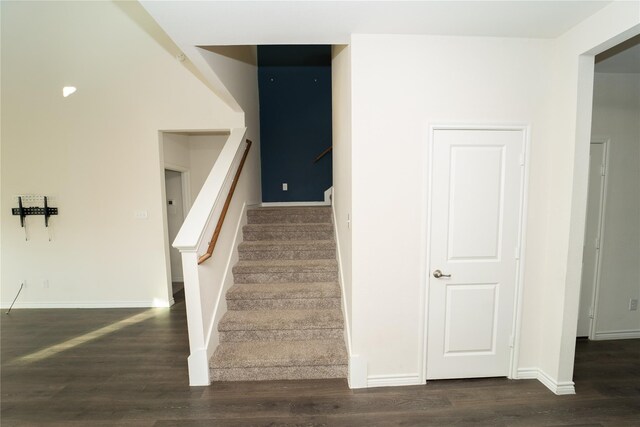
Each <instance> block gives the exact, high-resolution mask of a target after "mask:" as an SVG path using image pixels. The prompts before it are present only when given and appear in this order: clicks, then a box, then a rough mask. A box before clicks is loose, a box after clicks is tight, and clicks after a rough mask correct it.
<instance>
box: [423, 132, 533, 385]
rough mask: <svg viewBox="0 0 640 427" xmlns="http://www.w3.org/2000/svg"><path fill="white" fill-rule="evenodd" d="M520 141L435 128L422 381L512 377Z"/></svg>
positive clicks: (519, 135) (517, 136) (514, 136)
mask: <svg viewBox="0 0 640 427" xmlns="http://www.w3.org/2000/svg"><path fill="white" fill-rule="evenodd" d="M525 138H526V134H525V130H524V129H513V128H481V129H472V128H469V129H464V128H436V129H434V130H433V134H432V172H431V173H432V175H431V188H432V190H431V207H430V209H431V212H430V217H431V223H430V227H429V232H430V248H429V254H430V255H429V260H428V261H429V262H428V264H429V265H430V271H429V276H428V280H427V282H428V300H427V301H428V304H427V306H428V314H427V316H428V319H427V362H426V368H427V369H426V378H427V379H444V378H473V377H491V376H508V375H509V373H510V361H511V350H512V345H513V344H512V342H513V336H514V316H515V299H516V289H517V283H518V277H517V276H518V263H519V257H520V245H521V238H520V236H521V224H520V222H521V221H520V218H521V204H522V197H521V196H522V191H523V185H522V184H523V179H524V174H523V167H524V150H525ZM435 270H440V271H441V272H442V273H443V274H444V275H451V277H444V276H443V277H440V278H436V277H434V274H433V273H434V271H435Z"/></svg>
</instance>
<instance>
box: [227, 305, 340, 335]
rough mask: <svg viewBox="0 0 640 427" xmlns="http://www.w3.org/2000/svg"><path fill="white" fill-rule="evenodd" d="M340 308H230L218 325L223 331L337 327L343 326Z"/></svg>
mask: <svg viewBox="0 0 640 427" xmlns="http://www.w3.org/2000/svg"><path fill="white" fill-rule="evenodd" d="M343 324H344V323H343V319H342V311H341V310H340V309H337V308H334V309H315V310H314V309H304V310H286V309H285V310H281V309H280V310H230V311H227V312H226V313H225V314H224V316H222V319H220V323H219V325H218V330H219V331H221V332H223V331H252V330H253V331H255V330H274V329H280V330H291V329H337V328H342V327H343Z"/></svg>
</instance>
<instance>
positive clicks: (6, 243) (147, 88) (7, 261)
mask: <svg viewBox="0 0 640 427" xmlns="http://www.w3.org/2000/svg"><path fill="white" fill-rule="evenodd" d="M1 7H2V18H1V19H2V196H1V199H2V206H3V212H4V211H6V210H8V209H9V208H10V207H11V206H13V205H14V202H13V200H12V196H13V195H14V194H22V193H38V194H47V195H51V196H53V197H55V199H56V205H57V207H58V208H59V209H60V215H59V216H58V217H55V218H53V219H52V225H53V227H54V240H53V242H48V240H47V236H46V232H45V231H44V227H43V226H42V225H41V224H40V222H41V221H39V220H40V218H34V217H31V218H29V219H28V223H29V227H30V230H31V240H30V241H29V242H25V241H24V237H23V233H22V230H21V229H20V227H19V225H18V221H17V218H16V217H13V216H11V215H7V214H6V213H5V214H3V215H2V219H1V224H2V249H1V259H2V273H1V278H2V280H1V281H2V284H1V292H2V305H8V304H9V303H10V302H11V299H12V298H13V296H14V294H15V292H16V291H17V289H18V286H19V283H20V281H22V280H25V279H26V283H27V287H26V288H25V289H24V291H23V293H22V295H21V296H20V299H19V300H18V304H17V306H33V307H39V306H86V307H91V306H136V305H140V306H148V305H166V304H167V303H168V301H169V297H170V296H169V295H168V289H167V286H166V283H167V275H166V270H165V267H164V266H165V254H164V239H165V237H164V229H163V222H162V215H161V213H162V208H163V206H162V190H161V188H162V187H161V181H162V176H163V173H162V171H161V168H159V165H160V153H159V150H158V130H161V129H218V128H230V127H234V126H242V125H243V124H244V121H243V117H242V115H241V114H237V113H234V112H233V111H232V110H231V109H230V108H228V107H227V106H226V105H225V104H224V103H223V102H221V101H220V99H219V98H218V97H217V96H215V95H214V94H213V93H212V92H211V91H210V90H209V89H208V88H207V87H206V86H205V85H204V84H203V83H202V82H201V81H200V80H199V79H198V78H196V77H195V76H194V75H193V74H192V73H190V72H189V71H188V70H187V69H186V68H185V64H184V63H180V62H179V61H177V60H176V59H175V56H176V55H177V54H178V53H179V50H178V48H177V47H176V46H175V45H174V44H173V43H172V42H171V41H170V40H169V39H168V38H167V37H166V35H165V34H164V33H163V32H162V31H161V30H160V29H159V28H158V27H157V25H156V24H155V22H153V20H151V18H149V17H148V15H147V14H146V13H145V12H144V10H143V9H142V8H141V7H140V5H139V4H137V3H129V2H120V3H113V2H51V3H46V2H45V3H41V2H39V3H33V2H2V5H1ZM65 85H74V86H77V88H78V91H77V92H76V93H75V94H74V95H72V96H71V97H69V98H63V97H62V96H61V91H62V86H65ZM135 210H144V211H147V212H148V219H146V220H136V219H134V215H133V214H134V211H135ZM44 280H48V281H49V288H44V286H43V282H44Z"/></svg>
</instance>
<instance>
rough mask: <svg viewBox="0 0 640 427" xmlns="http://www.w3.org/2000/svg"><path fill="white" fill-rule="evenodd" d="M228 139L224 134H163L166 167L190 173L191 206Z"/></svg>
mask: <svg viewBox="0 0 640 427" xmlns="http://www.w3.org/2000/svg"><path fill="white" fill-rule="evenodd" d="M228 137H229V136H228V135H226V134H222V133H220V134H189V133H175V132H164V133H163V140H162V142H163V153H164V165H165V167H167V168H169V169H170V168H171V167H172V166H174V167H176V166H177V167H179V168H183V169H186V170H187V171H188V172H189V184H190V185H189V186H190V189H191V193H190V194H189V200H190V202H191V204H193V201H194V200H195V199H196V197H197V196H198V193H199V192H200V189H201V188H202V185H203V184H204V182H205V180H206V179H207V176H209V172H211V168H212V167H213V165H214V163H215V162H216V159H217V158H218V156H219V155H220V152H221V151H222V147H224V144H225V142H226V141H227V138H228ZM189 207H190V206H189Z"/></svg>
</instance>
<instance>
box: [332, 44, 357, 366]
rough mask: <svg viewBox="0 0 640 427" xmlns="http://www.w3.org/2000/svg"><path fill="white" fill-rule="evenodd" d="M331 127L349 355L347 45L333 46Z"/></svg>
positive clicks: (349, 100)
mask: <svg viewBox="0 0 640 427" xmlns="http://www.w3.org/2000/svg"><path fill="white" fill-rule="evenodd" d="M331 84H332V87H331V97H332V102H333V106H332V127H333V150H332V156H333V159H332V161H333V200H332V201H333V203H332V205H333V211H334V220H335V227H336V236H337V242H336V243H337V247H338V255H339V262H340V281H341V285H342V290H343V307H344V317H345V322H346V328H345V330H346V340H347V349H348V350H349V352H350V355H351V333H350V332H351V315H352V312H351V307H352V297H351V292H352V291H351V289H352V286H351V225H350V221H351V198H352V193H351V164H352V158H351V48H350V47H349V46H348V45H342V46H334V47H333V50H332V60H331Z"/></svg>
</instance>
